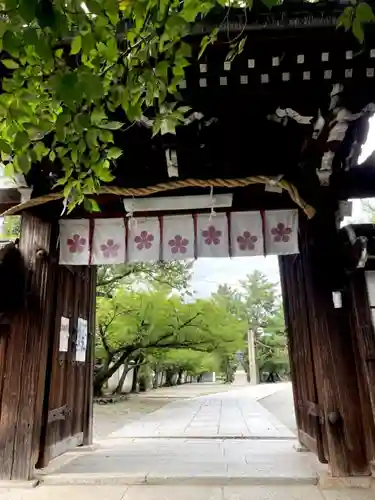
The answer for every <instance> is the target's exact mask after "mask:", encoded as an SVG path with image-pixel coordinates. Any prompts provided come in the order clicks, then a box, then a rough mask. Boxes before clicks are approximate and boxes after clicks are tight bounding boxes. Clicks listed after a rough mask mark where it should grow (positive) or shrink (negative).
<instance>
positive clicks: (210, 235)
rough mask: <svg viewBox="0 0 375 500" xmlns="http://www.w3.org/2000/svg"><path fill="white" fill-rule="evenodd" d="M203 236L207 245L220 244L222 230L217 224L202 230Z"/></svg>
mask: <svg viewBox="0 0 375 500" xmlns="http://www.w3.org/2000/svg"><path fill="white" fill-rule="evenodd" d="M202 236H203V238H204V242H205V243H206V245H212V244H213V245H218V244H219V243H220V238H221V236H222V232H221V231H218V230H217V229H216V228H215V226H210V227H209V228H208V229H207V230H205V231H202Z"/></svg>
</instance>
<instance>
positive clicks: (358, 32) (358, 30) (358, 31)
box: [352, 19, 365, 43]
mask: <svg viewBox="0 0 375 500" xmlns="http://www.w3.org/2000/svg"><path fill="white" fill-rule="evenodd" d="M352 31H353V35H354V36H355V37H356V39H357V40H358V41H359V43H363V42H364V39H365V32H364V30H363V24H362V23H361V22H360V21H358V19H354V21H353V26H352Z"/></svg>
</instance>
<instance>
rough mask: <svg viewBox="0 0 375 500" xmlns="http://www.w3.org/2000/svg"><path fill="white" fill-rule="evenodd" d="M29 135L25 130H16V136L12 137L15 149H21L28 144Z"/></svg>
mask: <svg viewBox="0 0 375 500" xmlns="http://www.w3.org/2000/svg"><path fill="white" fill-rule="evenodd" d="M29 142H30V140H29V136H28V134H27V133H26V132H17V134H16V137H15V139H14V147H15V148H16V149H22V148H24V147H25V146H26V145H27V144H29Z"/></svg>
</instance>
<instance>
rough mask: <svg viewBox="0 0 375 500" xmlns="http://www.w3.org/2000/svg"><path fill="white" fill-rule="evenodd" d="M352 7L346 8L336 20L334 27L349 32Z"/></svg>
mask: <svg viewBox="0 0 375 500" xmlns="http://www.w3.org/2000/svg"><path fill="white" fill-rule="evenodd" d="M353 12H354V8H353V7H347V8H346V9H345V10H344V12H343V13H342V14H341V15H340V16H339V18H338V19H337V23H336V27H337V28H339V27H340V26H342V27H343V28H345V30H346V31H349V30H350V28H351V27H352V24H353Z"/></svg>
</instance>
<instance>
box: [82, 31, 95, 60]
mask: <svg viewBox="0 0 375 500" xmlns="http://www.w3.org/2000/svg"><path fill="white" fill-rule="evenodd" d="M94 48H95V38H94V36H93V34H92V33H86V35H85V36H84V37H83V38H82V52H83V53H84V54H86V55H89V54H90V52H91V50H93V49H94Z"/></svg>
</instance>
